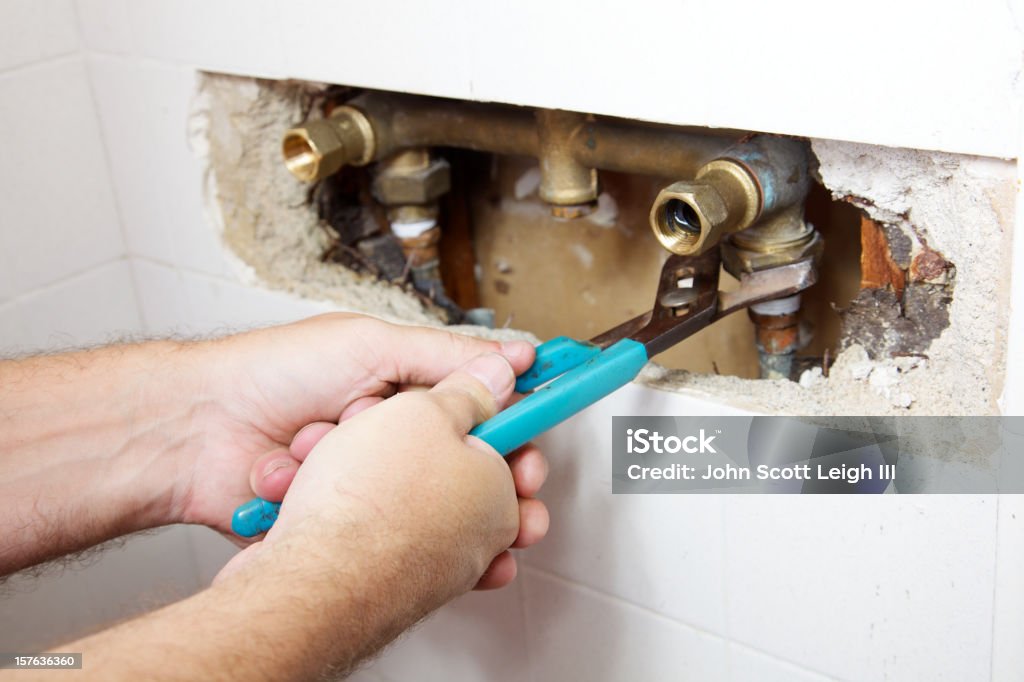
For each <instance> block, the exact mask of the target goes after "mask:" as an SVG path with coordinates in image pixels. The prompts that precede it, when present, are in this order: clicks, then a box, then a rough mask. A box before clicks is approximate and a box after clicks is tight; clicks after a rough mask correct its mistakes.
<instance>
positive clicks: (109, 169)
mask: <svg viewBox="0 0 1024 682" xmlns="http://www.w3.org/2000/svg"><path fill="white" fill-rule="evenodd" d="M72 7H73V9H72V11H73V12H74V13H75V27H76V29H77V31H78V41H79V53H80V55H81V57H82V65H83V66H84V67H85V76H86V83H87V84H88V86H89V97H90V99H91V100H92V111H93V116H94V117H95V119H96V131H97V133H98V134H99V138H100V143H101V146H102V147H103V164H104V166H105V168H106V175H107V185H108V186H109V187H110V191H111V194H113V197H114V211H115V215H116V216H117V225H118V228H119V231H120V234H121V248H122V249H123V251H124V257H125V259H126V260H127V261H128V277H129V280H130V281H131V283H132V299H133V300H134V301H135V315H136V316H137V317H138V320H139V326H140V327H142V331H143V333H144V334H148V333H149V322H148V321H147V320H146V315H145V311H144V310H143V308H142V301H141V299H140V297H139V282H138V278H137V277H136V276H135V268H134V266H133V263H132V261H131V258H132V253H131V251H130V249H129V247H128V229H127V226H126V225H125V218H124V210H123V208H122V206H121V201H122V200H121V192H120V190H119V188H118V186H117V183H116V182H115V181H114V168H113V163H112V160H111V158H110V146H109V144H108V141H107V135H106V133H105V132H104V130H103V116H102V114H101V113H100V103H99V99H98V98H97V97H96V84H95V82H94V73H93V69H92V64H91V61H90V58H91V57H93V53H92V50H91V49H90V48H89V46H88V44H87V42H86V39H85V31H84V30H83V29H82V15H81V12H79V9H78V3H77V2H76V3H73V5H72ZM197 575H198V574H197Z"/></svg>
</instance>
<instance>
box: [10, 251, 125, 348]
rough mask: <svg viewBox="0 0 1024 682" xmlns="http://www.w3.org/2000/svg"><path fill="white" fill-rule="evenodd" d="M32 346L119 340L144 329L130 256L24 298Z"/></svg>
mask: <svg viewBox="0 0 1024 682" xmlns="http://www.w3.org/2000/svg"><path fill="white" fill-rule="evenodd" d="M18 305H19V306H20V307H21V315H22V318H23V320H24V323H25V337H26V338H25V342H26V343H27V344H28V346H29V348H30V349H32V350H53V349H62V348H74V347H78V346H83V345H91V344H97V343H110V342H116V341H118V340H121V339H123V338H126V337H132V336H134V335H136V334H138V333H139V332H141V331H142V322H141V320H140V317H139V310H138V302H137V300H136V298H135V287H134V284H133V282H132V273H131V268H130V266H129V265H128V262H127V261H126V260H118V261H114V262H113V263H109V264H107V265H104V266H100V267H98V268H95V269H93V270H90V271H89V272H87V273H85V274H83V275H77V276H75V277H72V278H70V279H68V280H65V281H62V282H60V283H58V284H55V285H53V286H50V287H46V288H44V289H40V290H38V291H36V292H34V293H32V294H29V295H27V296H23V297H22V298H20V299H18Z"/></svg>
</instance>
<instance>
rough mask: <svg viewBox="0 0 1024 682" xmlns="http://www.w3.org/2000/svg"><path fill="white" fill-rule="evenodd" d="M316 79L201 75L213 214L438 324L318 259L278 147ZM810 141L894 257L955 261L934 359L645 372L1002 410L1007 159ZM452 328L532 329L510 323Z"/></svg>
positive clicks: (674, 384)
mask: <svg viewBox="0 0 1024 682" xmlns="http://www.w3.org/2000/svg"><path fill="white" fill-rule="evenodd" d="M316 90H317V87H316V86H313V85H310V84H296V83H287V82H272V81H254V80H252V79H246V78H238V77H230V76H220V75H206V76H204V77H203V78H202V79H201V82H200V86H199V94H198V97H197V101H196V107H195V112H194V116H193V129H194V130H195V131H196V147H197V149H199V150H200V152H201V153H202V155H203V156H205V158H206V162H207V166H208V180H207V190H208V191H207V199H208V202H209V204H210V207H211V209H212V210H211V214H212V215H213V216H214V218H215V220H216V221H217V223H218V228H219V229H221V230H222V231H223V237H224V241H225V243H226V244H227V245H228V246H229V247H230V249H231V250H232V251H233V252H234V253H235V254H236V255H237V256H238V258H239V260H240V263H241V264H242V265H240V267H239V268H238V269H239V276H240V277H241V278H242V279H244V280H246V281H249V282H251V283H258V284H261V285H264V286H268V287H272V288H276V289H283V290H286V291H289V292H292V293H294V294H297V295H299V296H304V297H308V298H314V299H317V300H328V301H331V302H333V303H335V304H337V305H339V306H340V307H342V308H345V309H348V310H352V311H357V312H366V313H372V314H374V315H377V316H380V317H384V318H386V319H392V320H402V321H406V322H413V323H418V324H429V325H438V326H439V325H440V322H439V320H438V318H437V316H436V314H434V313H432V312H430V311H428V310H426V309H425V308H424V307H423V305H422V304H421V303H420V301H419V300H417V299H416V298H414V297H413V296H411V295H409V294H406V293H404V292H403V291H401V290H400V289H398V288H397V287H395V286H393V285H389V284H387V283H384V282H380V281H377V280H375V279H373V278H370V277H367V276H364V275H358V274H356V273H353V272H351V271H349V270H347V269H345V268H342V267H340V266H338V265H337V264H332V263H324V262H322V260H321V255H322V254H323V252H324V251H325V249H326V248H327V247H328V245H329V236H328V235H327V233H326V232H325V231H324V230H323V229H322V228H321V227H320V226H319V225H318V220H317V218H316V214H315V211H314V210H312V208H311V207H310V206H309V202H308V197H307V193H308V188H307V187H305V186H303V185H301V184H300V183H298V182H296V181H295V180H294V179H293V178H291V176H290V175H288V173H287V172H286V171H285V169H284V168H283V167H282V164H281V163H280V156H279V150H278V146H277V140H278V139H279V138H280V134H281V130H282V128H283V127H285V126H287V125H289V124H291V123H294V122H297V121H299V120H301V119H302V118H303V117H304V114H305V113H306V112H305V111H304V108H308V107H309V102H310V96H311V95H312V93H314V92H315V91H316ZM314 115H315V114H314ZM812 145H813V150H814V152H815V154H816V155H817V158H818V161H819V162H820V164H819V169H818V171H819V174H820V177H821V179H822V181H823V183H824V184H825V186H826V187H828V188H829V189H830V190H831V191H832V193H833V195H834V196H836V197H837V198H842V199H844V200H848V201H851V202H853V203H855V204H856V205H858V206H860V207H861V208H862V209H863V210H865V211H866V212H867V213H868V214H869V215H870V217H872V218H873V219H874V220H876V221H878V222H879V223H880V224H882V225H883V227H884V229H885V230H886V233H887V236H888V239H889V241H890V244H891V245H892V246H893V250H894V254H893V256H894V258H896V259H898V260H900V261H906V263H907V264H909V263H911V262H912V261H913V260H914V258H915V257H916V256H918V255H920V254H922V253H927V252H928V250H934V251H936V252H938V253H941V254H942V255H943V256H944V257H945V259H947V260H948V261H949V262H950V263H952V264H953V265H954V266H955V280H956V281H955V289H954V293H953V300H952V302H951V303H950V305H949V309H948V312H949V326H948V327H947V328H946V329H945V330H944V331H943V332H942V333H941V335H940V336H939V337H938V338H937V339H935V340H934V341H933V342H932V343H931V345H930V346H929V347H928V348H927V349H926V350H925V351H923V352H924V353H925V354H926V355H927V360H923V358H920V357H912V358H905V357H894V358H888V357H887V358H878V359H870V358H869V357H868V355H867V353H866V352H865V350H864V348H862V347H861V346H859V345H856V344H854V345H851V346H850V347H848V348H846V349H845V350H843V351H842V352H841V353H840V354H839V356H838V357H837V358H836V361H835V363H834V365H833V366H832V367H831V370H830V372H829V374H828V376H827V377H826V376H824V375H823V374H822V373H821V371H820V370H816V371H815V370H811V371H810V372H807V373H805V374H804V376H802V377H801V380H800V381H799V382H789V381H750V380H744V379H740V378H736V377H726V376H713V375H698V374H692V373H687V372H683V371H673V370H666V369H665V368H662V367H659V366H657V365H655V364H651V365H649V366H648V367H647V368H646V369H645V370H644V371H643V372H642V373H641V376H640V379H639V381H641V382H642V383H644V384H646V385H649V386H651V387H654V388H658V389H663V390H671V391H684V392H689V393H694V394H699V395H701V396H705V397H707V398H708V399H711V400H715V401H724V402H728V403H731V404H733V405H735V406H738V407H742V408H746V409H750V410H753V411H759V412H767V413H787V414H806V415H828V414H835V415H840V414H859V415H879V414H907V413H911V414H937V415H943V414H990V413H995V412H996V411H997V406H996V398H997V396H998V395H999V393H1000V390H1001V383H1002V377H1003V371H1004V364H1005V352H1004V348H1005V341H1004V339H1005V335H1006V324H1007V317H1008V313H1007V311H1008V287H1007V282H1008V274H1009V263H1008V254H1009V252H1010V250H1009V248H1008V245H1009V233H1010V229H1009V226H1010V225H1011V224H1012V222H1011V220H1012V215H1013V189H1014V186H1013V182H1014V177H1015V175H1014V166H1013V164H1012V163H1010V162H1007V161H1000V160H995V159H986V158H979V157H970V156H961V155H953V154H942V153H934V152H919V151H914V150H906V149H893V148H884V147H875V146H871V145H863V144H853V143H844V142H835V141H829V140H813V142H812ZM522 191H527V188H526V187H523V188H522ZM504 203H506V202H503V204H504ZM638 238H639V237H638ZM576 255H577V257H584V254H582V253H578V254H576ZM921 262H922V263H923V265H924V266H925V267H926V266H927V265H928V261H927V260H924V259H922V260H921ZM453 329H455V330H461V331H467V332H469V333H474V334H478V335H484V336H489V337H496V338H497V337H500V338H508V337H517V338H532V337H531V335H529V334H528V333H525V332H518V331H515V330H485V329H483V328H480V327H455V328H453Z"/></svg>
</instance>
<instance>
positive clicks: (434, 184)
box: [372, 159, 452, 206]
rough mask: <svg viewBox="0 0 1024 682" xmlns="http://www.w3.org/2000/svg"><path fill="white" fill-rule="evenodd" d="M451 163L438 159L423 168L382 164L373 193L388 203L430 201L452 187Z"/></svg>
mask: <svg viewBox="0 0 1024 682" xmlns="http://www.w3.org/2000/svg"><path fill="white" fill-rule="evenodd" d="M451 186H452V180H451V167H450V166H449V165H448V162H447V161H445V160H444V159H434V160H432V161H431V162H430V163H429V164H427V165H426V166H424V167H422V168H413V169H407V168H382V169H381V170H380V171H378V172H377V174H376V176H374V178H373V187H372V190H373V196H374V198H375V199H377V201H379V202H380V203H382V204H384V205H385V206H399V205H402V204H429V203H431V202H433V201H436V200H437V199H438V198H439V197H440V196H441V195H443V194H444V193H446V192H447V191H448V190H449V189H451Z"/></svg>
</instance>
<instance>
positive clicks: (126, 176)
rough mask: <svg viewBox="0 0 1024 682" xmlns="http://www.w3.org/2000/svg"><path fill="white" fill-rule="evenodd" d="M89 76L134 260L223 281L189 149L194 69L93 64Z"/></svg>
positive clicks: (97, 60)
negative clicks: (140, 258)
mask: <svg viewBox="0 0 1024 682" xmlns="http://www.w3.org/2000/svg"><path fill="white" fill-rule="evenodd" d="M89 71H90V74H91V76H92V79H93V88H94V90H95V93H96V101H97V106H98V109H99V117H100V123H101V124H102V126H103V133H104V138H105V140H106V144H107V153H108V156H109V159H110V167H111V173H112V175H113V179H114V186H115V189H116V193H117V202H118V206H119V207H120V210H121V219H122V222H123V223H124V226H125V235H126V239H127V246H128V250H129V252H130V253H132V254H133V255H142V256H147V257H149V258H151V259H154V260H158V261H162V262H165V263H169V264H171V265H177V266H179V267H182V268H186V269H190V270H198V271H201V272H208V273H210V274H223V273H224V272H225V265H224V257H223V246H222V244H221V241H220V237H219V236H218V235H217V233H216V231H215V230H214V229H213V228H212V227H211V226H210V225H209V224H208V222H207V220H206V218H205V216H204V215H203V196H202V194H203V172H202V169H201V168H200V164H199V161H198V160H197V159H196V158H195V157H194V156H193V154H192V152H191V151H190V149H189V146H188V139H187V128H188V111H189V102H190V101H191V98H192V93H193V89H194V85H195V73H194V71H192V70H191V69H190V68H187V67H182V66H175V65H168V64H161V63H158V62H152V61H139V60H136V59H129V58H123V57H102V56H100V57H91V58H90V59H89Z"/></svg>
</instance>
